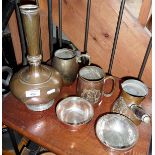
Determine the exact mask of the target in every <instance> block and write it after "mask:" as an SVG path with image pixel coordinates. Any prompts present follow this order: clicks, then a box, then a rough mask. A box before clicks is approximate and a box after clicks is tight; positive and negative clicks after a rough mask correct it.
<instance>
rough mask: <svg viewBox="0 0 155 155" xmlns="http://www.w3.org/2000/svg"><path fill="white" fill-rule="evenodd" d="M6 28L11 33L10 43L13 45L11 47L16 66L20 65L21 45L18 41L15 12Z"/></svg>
mask: <svg viewBox="0 0 155 155" xmlns="http://www.w3.org/2000/svg"><path fill="white" fill-rule="evenodd" d="M8 26H9V30H10V32H11V37H12V43H13V47H14V51H15V56H16V60H17V64H21V63H22V50H21V44H20V39H19V33H18V26H17V20H16V14H15V11H14V12H13V14H12V15H11V18H10V20H9V23H8Z"/></svg>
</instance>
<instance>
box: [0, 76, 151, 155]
mask: <svg viewBox="0 0 155 155" xmlns="http://www.w3.org/2000/svg"><path fill="white" fill-rule="evenodd" d="M116 81H117V84H116V91H115V92H114V94H113V95H112V96H111V97H103V98H102V103H101V104H100V105H98V106H95V107H94V108H95V109H94V110H95V114H94V117H93V119H92V121H91V122H89V123H88V124H87V125H86V126H85V127H84V128H81V129H79V130H77V131H74V132H73V131H71V130H70V129H69V128H67V127H66V126H64V125H63V124H62V123H61V122H60V121H59V120H58V119H57V117H56V113H55V106H56V104H57V102H58V100H60V99H62V98H65V97H67V96H70V95H76V82H75V83H74V84H73V85H72V86H69V87H64V88H63V89H62V92H61V95H60V96H59V98H58V99H57V101H55V104H54V105H53V106H52V107H51V108H50V109H48V110H45V111H43V112H34V111H30V110H28V109H27V108H26V106H25V105H24V104H23V103H21V102H20V101H19V100H17V99H16V98H15V97H14V96H13V95H12V94H11V93H10V94H9V95H8V96H7V97H5V98H4V99H3V105H2V120H3V123H4V124H5V125H7V126H8V127H10V128H12V129H14V130H16V131H17V132H19V133H20V134H21V135H24V136H26V137H27V138H29V139H30V140H32V141H33V142H36V143H38V144H39V145H42V146H43V147H45V148H47V149H49V150H50V151H52V152H54V153H56V154H60V155H68V154H69V155H106V154H110V155H114V154H117V153H116V152H107V151H106V150H105V148H104V147H103V145H102V144H101V143H100V142H99V140H98V139H97V137H96V135H95V128H94V126H95V122H96V119H97V118H98V117H99V116H100V115H102V114H104V113H106V112H109V111H110V109H111V107H112V105H113V102H114V101H115V100H116V98H117V97H118V95H119V93H120V89H119V85H120V82H119V80H118V79H116ZM106 87H107V88H108V87H109V85H108V84H106ZM107 88H106V89H107ZM151 96H152V94H151V90H149V95H148V96H147V97H146V98H145V99H144V101H143V102H142V106H143V107H144V109H145V110H146V112H147V113H149V114H150V115H151V114H152V113H151V110H152V100H151V99H152V98H151ZM151 129H152V127H151V124H144V123H141V125H139V126H138V130H139V140H138V142H137V144H136V145H135V146H134V148H133V149H132V150H130V151H129V152H127V153H121V154H132V155H147V154H148V149H149V144H150V138H151V133H152V130H151ZM119 154H120V153H119Z"/></svg>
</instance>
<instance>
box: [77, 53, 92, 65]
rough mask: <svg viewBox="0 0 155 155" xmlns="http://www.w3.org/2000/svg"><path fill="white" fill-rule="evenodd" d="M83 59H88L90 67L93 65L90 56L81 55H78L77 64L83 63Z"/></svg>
mask: <svg viewBox="0 0 155 155" xmlns="http://www.w3.org/2000/svg"><path fill="white" fill-rule="evenodd" d="M82 57H84V58H86V59H87V60H88V61H89V63H88V65H90V64H91V61H90V56H89V55H88V54H80V55H79V54H77V57H76V62H77V63H82V59H81V58H82Z"/></svg>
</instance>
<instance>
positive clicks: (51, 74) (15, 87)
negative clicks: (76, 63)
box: [10, 5, 62, 111]
mask: <svg viewBox="0 0 155 155" xmlns="http://www.w3.org/2000/svg"><path fill="white" fill-rule="evenodd" d="M20 11H21V15H22V20H23V27H24V32H25V37H26V41H27V46H28V56H27V60H28V62H29V66H27V67H24V68H23V69H21V70H20V71H19V72H17V73H16V74H14V76H13V77H12V79H11V82H10V89H11V92H12V93H13V95H15V96H16V97H17V98H18V99H19V100H20V101H21V102H23V103H24V104H25V105H26V106H27V107H28V108H29V109H31V110H33V111H42V110H46V109H48V108H50V107H51V106H52V105H53V103H54V99H55V98H56V97H57V96H58V95H59V93H60V89H61V87H62V78H61V75H60V73H59V72H58V71H56V70H55V69H54V68H52V67H50V66H47V65H42V64H41V59H42V55H41V49H40V45H39V39H40V38H39V37H40V19H39V18H40V17H39V8H38V6H37V5H22V6H20Z"/></svg>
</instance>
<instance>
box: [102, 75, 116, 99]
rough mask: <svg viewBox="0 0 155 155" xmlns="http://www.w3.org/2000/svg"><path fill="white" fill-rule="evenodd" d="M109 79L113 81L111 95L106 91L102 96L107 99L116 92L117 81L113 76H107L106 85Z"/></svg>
mask: <svg viewBox="0 0 155 155" xmlns="http://www.w3.org/2000/svg"><path fill="white" fill-rule="evenodd" d="M109 79H111V80H112V81H113V85H112V90H111V91H110V93H105V92H104V90H103V92H102V95H103V96H105V97H110V96H111V95H112V94H113V93H114V90H115V88H116V80H115V78H114V77H113V76H106V77H105V78H104V81H103V83H105V82H106V81H107V80H109Z"/></svg>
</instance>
